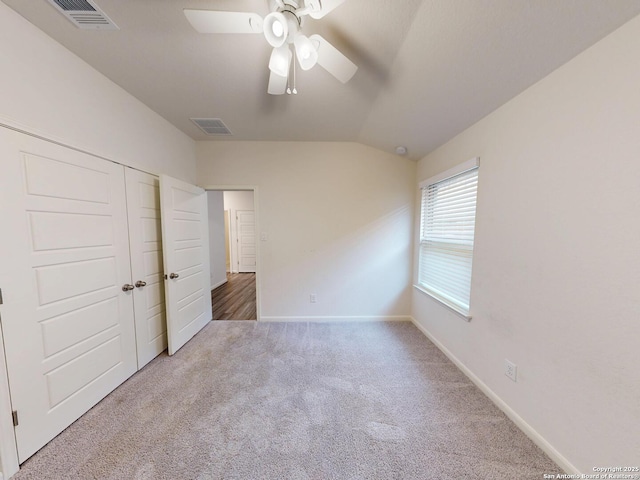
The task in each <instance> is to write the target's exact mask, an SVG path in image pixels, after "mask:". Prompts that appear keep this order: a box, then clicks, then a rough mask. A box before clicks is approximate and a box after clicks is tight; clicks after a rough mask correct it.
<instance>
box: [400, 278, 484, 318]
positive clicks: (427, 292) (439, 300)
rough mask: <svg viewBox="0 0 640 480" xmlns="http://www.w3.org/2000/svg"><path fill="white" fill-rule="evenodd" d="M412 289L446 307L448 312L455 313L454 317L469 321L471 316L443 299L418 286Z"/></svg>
mask: <svg viewBox="0 0 640 480" xmlns="http://www.w3.org/2000/svg"><path fill="white" fill-rule="evenodd" d="M413 288H415V289H416V290H418V291H419V292H422V293H423V294H424V295H427V296H428V297H429V298H432V299H434V300H435V301H437V302H438V303H440V304H441V305H443V306H445V307H447V308H448V309H449V310H451V311H452V312H453V313H455V314H456V315H458V316H459V317H462V318H463V319H465V320H466V321H467V322H469V321H471V318H472V317H471V315H469V314H468V313H465V312H463V311H462V310H460V309H459V308H458V307H456V306H454V305H452V304H450V303H448V302H446V301H444V300H443V299H441V298H440V297H437V296H435V295H434V294H433V293H431V292H430V291H429V290H426V289H425V288H423V287H421V286H420V285H414V286H413Z"/></svg>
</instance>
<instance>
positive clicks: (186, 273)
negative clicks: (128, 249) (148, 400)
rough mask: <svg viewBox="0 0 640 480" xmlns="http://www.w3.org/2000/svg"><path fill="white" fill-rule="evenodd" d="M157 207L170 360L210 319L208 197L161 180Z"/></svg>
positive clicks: (198, 190) (178, 183)
mask: <svg viewBox="0 0 640 480" xmlns="http://www.w3.org/2000/svg"><path fill="white" fill-rule="evenodd" d="M160 203H161V209H162V243H163V252H164V271H165V294H166V299H167V333H168V337H169V338H168V340H169V355H173V354H174V353H175V352H176V351H177V350H178V349H179V348H180V347H182V346H183V345H184V344H185V343H187V342H188V341H189V340H190V339H191V337H193V336H194V335H195V334H196V333H198V332H199V331H200V330H201V329H202V328H203V327H204V326H205V325H206V324H207V323H208V322H209V321H210V320H211V318H212V312H211V290H210V285H209V282H210V279H209V225H208V221H209V219H208V215H207V195H206V193H205V191H204V190H203V189H201V188H198V187H196V186H194V185H190V184H188V183H185V182H182V181H180V180H177V179H175V178H172V177H168V176H166V175H161V176H160Z"/></svg>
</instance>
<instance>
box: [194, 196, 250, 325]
mask: <svg viewBox="0 0 640 480" xmlns="http://www.w3.org/2000/svg"><path fill="white" fill-rule="evenodd" d="M207 200H208V209H209V244H210V249H209V250H210V251H209V257H210V262H211V267H210V271H211V303H212V308H213V320H257V318H258V311H257V304H258V302H257V288H256V285H257V281H256V280H257V279H256V275H257V268H258V261H257V253H258V252H257V238H256V237H257V235H256V232H257V229H256V215H255V213H256V209H255V201H256V199H255V192H254V190H253V189H238V190H223V189H215V190H207Z"/></svg>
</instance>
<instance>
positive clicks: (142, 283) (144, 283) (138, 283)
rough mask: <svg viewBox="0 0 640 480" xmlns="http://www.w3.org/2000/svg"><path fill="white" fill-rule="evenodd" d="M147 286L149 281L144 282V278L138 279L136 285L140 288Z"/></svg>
mask: <svg viewBox="0 0 640 480" xmlns="http://www.w3.org/2000/svg"><path fill="white" fill-rule="evenodd" d="M146 286H147V282H143V281H142V280H138V281H137V282H136V287H138V288H142V287H146Z"/></svg>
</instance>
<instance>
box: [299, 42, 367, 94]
mask: <svg viewBox="0 0 640 480" xmlns="http://www.w3.org/2000/svg"><path fill="white" fill-rule="evenodd" d="M309 39H310V40H311V41H312V42H313V45H314V46H315V47H316V50H317V51H318V65H320V66H321V67H322V68H324V69H325V70H326V71H327V72H329V73H330V74H331V75H333V76H334V77H336V78H337V79H338V80H340V81H341V82H342V83H347V82H348V81H349V80H351V77H353V76H354V75H355V73H356V71H357V70H358V67H357V66H356V64H355V63H353V62H352V61H351V60H349V59H348V58H347V57H345V56H344V55H343V54H342V53H341V52H340V51H339V50H338V49H337V48H336V47H334V46H333V45H331V44H330V43H329V42H327V41H326V40H325V39H324V38H322V37H321V36H320V35H311V36H310V37H309Z"/></svg>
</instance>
